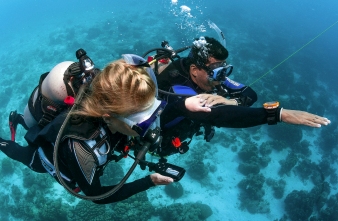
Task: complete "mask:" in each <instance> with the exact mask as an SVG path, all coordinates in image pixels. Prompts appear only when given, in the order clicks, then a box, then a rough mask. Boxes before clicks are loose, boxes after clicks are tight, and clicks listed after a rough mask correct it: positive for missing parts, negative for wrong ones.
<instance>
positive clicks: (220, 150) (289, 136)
mask: <svg viewBox="0 0 338 221" xmlns="http://www.w3.org/2000/svg"><path fill="white" fill-rule="evenodd" d="M182 6H185V7H182ZM187 8H188V9H190V11H189V10H188V9H187ZM337 9H338V1H334V0H327V1H314V0H307V1H305V0H298V1H294V0H284V1H279V0H270V1H267V0H255V1H250V0H237V1H230V0H223V1H202V0H194V1H192V0H186V1H183V0H178V1H170V0H158V1H139V0H138V1H137V0H125V1H121V2H120V3H117V1H108V0H100V1H99V0H96V1H94V0H92V1H89V0H85V1H77V0H68V1H65V0H58V1H52V0H44V1H42V0H25V1H23V0H20V1H19V0H11V1H4V0H0V20H1V23H0V61H1V65H0V73H1V81H0V82H1V83H0V85H1V86H0V101H1V104H0V125H1V126H0V137H2V138H5V139H10V132H9V128H8V114H9V112H10V111H11V110H15V109H16V110H18V112H21V113H23V110H24V107H25V106H26V104H27V101H28V98H29V96H30V94H31V92H32V90H33V89H34V88H35V86H36V85H37V84H38V81H39V77H40V75H41V74H43V73H45V72H47V71H50V70H51V69H52V68H53V67H54V66H55V65H56V64H58V63H60V62H62V61H65V60H70V61H76V57H75V51H76V50H77V49H79V48H83V49H85V50H86V51H87V53H88V55H89V56H90V57H91V58H92V59H93V61H94V62H95V64H96V67H99V68H103V67H104V65H105V64H107V63H109V62H110V61H112V60H116V59H119V58H120V57H121V54H123V53H135V54H139V55H142V54H143V53H145V52H146V51H148V50H150V49H153V48H157V47H160V45H161V42H162V41H163V40H167V41H169V43H170V45H171V46H172V47H173V48H174V49H178V48H181V47H184V46H188V45H191V44H192V41H193V40H194V38H196V37H199V36H210V37H214V38H216V39H218V35H217V33H216V32H215V31H214V30H213V29H211V28H210V27H209V25H208V21H211V22H214V23H215V24H216V25H217V26H218V27H219V28H220V29H221V30H222V31H223V33H224V35H225V38H226V44H227V49H228V50H229V53H230V56H229V58H228V59H227V61H228V62H229V63H231V64H232V65H234V71H233V74H232V75H231V76H230V78H231V79H233V80H235V81H238V82H241V83H244V84H246V85H250V86H251V87H252V88H253V89H254V90H255V91H256V92H257V94H258V101H257V102H256V103H255V104H254V107H260V106H261V105H262V104H263V103H264V102H266V101H272V100H278V101H280V103H281V106H282V107H284V108H286V109H299V110H305V111H309V112H311V113H315V114H318V115H322V116H325V117H327V118H329V119H330V120H331V121H332V123H331V125H329V126H326V127H322V128H319V129H318V128H315V129H314V128H307V127H305V126H293V125H286V124H284V123H279V124H278V125H277V126H268V125H263V126H258V127H253V128H247V129H226V128H218V129H217V132H216V135H215V137H214V138H213V139H212V141H211V142H209V143H206V142H205V141H204V140H203V136H198V137H195V138H194V141H193V142H192V144H191V145H190V150H189V151H188V152H187V153H186V154H184V155H175V156H171V157H170V158H169V159H168V160H169V162H172V163H175V164H177V165H179V166H182V167H184V168H185V169H186V170H187V173H186V175H185V177H184V178H183V179H182V180H181V181H180V182H178V183H174V184H171V185H168V186H166V187H155V188H151V189H149V190H148V191H146V192H143V193H140V194H137V195H135V196H133V197H132V198H130V199H128V200H125V201H122V202H119V203H114V204H109V205H95V204H93V203H91V202H88V201H82V200H78V199H76V198H74V197H73V196H71V195H70V194H69V193H67V192H66V191H65V190H63V188H62V187H61V186H60V185H59V184H57V183H56V182H55V181H54V179H53V178H51V177H50V176H49V175H48V174H37V173H34V172H32V171H31V170H29V169H28V168H26V167H24V166H22V165H21V164H20V163H18V162H14V161H12V160H10V159H8V158H7V157H6V156H5V155H4V154H2V153H1V154H0V177H1V182H0V199H1V206H0V220H163V221H167V220H222V221H223V220H226V221H234V220H248V221H249V220H250V221H252V220H254V221H255V220H257V221H258V220H259V221H265V220H267V221H269V220H308V219H310V217H311V220H313V221H314V220H322V221H335V220H338V190H337V187H338V186H337V185H338V172H337V168H338V162H337V158H338V151H337V147H338V128H337V122H338V119H337V118H338V117H337V107H338V102H337V97H338V96H337V95H338V87H337V83H338V77H337V74H338V43H337V41H338V24H337V23H338V10H337ZM186 53H188V52H185V53H183V54H182V56H184V55H186ZM24 134H25V130H24V129H23V128H21V127H19V128H18V130H17V141H18V142H19V143H20V144H21V145H25V140H24V139H23V136H24ZM148 158H149V159H152V157H150V156H148ZM152 160H154V161H156V160H157V159H156V157H153V159H152ZM131 163H132V160H131V159H126V160H123V161H122V162H120V163H118V164H115V163H111V164H110V167H108V168H107V170H106V171H105V173H106V175H105V176H104V177H103V178H102V179H103V182H104V183H106V184H113V183H117V182H119V180H120V179H121V178H122V176H123V174H124V173H125V172H126V171H127V169H128V168H129V165H130V164H131ZM148 173H149V172H148V171H143V170H141V169H140V168H137V169H136V170H135V172H134V174H133V176H132V177H131V178H130V180H133V179H135V178H137V177H143V176H145V175H147V174H148Z"/></svg>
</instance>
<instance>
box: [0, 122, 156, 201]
mask: <svg viewBox="0 0 338 221" xmlns="http://www.w3.org/2000/svg"><path fill="white" fill-rule="evenodd" d="M63 120H64V116H62V115H60V116H58V117H57V118H55V119H54V120H53V122H52V123H50V124H48V125H47V126H46V127H44V128H43V129H42V130H41V128H40V127H39V126H34V127H32V128H30V129H29V130H28V132H27V133H26V136H25V138H26V140H27V142H28V144H29V145H28V146H26V147H23V146H20V145H19V144H18V143H15V142H13V141H10V140H4V139H2V138H0V149H1V151H2V152H3V153H5V154H6V155H7V156H8V157H10V158H12V159H14V160H16V161H19V162H21V163H23V164H24V165H26V166H27V167H29V168H30V169H32V170H33V171H35V172H38V173H47V172H48V171H47V169H46V167H44V166H43V164H46V160H41V158H43V155H45V156H46V158H47V161H49V162H50V163H51V164H53V152H54V146H53V143H54V142H55V140H56V136H57V134H58V131H59V128H60V127H61V124H62V122H63ZM103 127H105V125H104V123H103V122H100V121H87V122H85V123H81V124H79V125H72V126H68V127H67V130H66V132H65V133H66V134H68V135H67V136H64V137H63V141H62V142H61V143H60V147H59V150H60V152H59V155H58V156H59V169H60V172H61V173H62V175H63V176H62V177H64V181H65V182H66V183H67V185H68V186H70V187H71V188H75V187H79V188H80V189H81V191H82V192H83V193H85V195H87V196H97V195H102V194H104V193H106V192H108V191H109V190H111V189H112V188H113V187H114V186H101V183H100V179H99V177H100V176H101V175H102V173H101V172H102V171H101V170H102V168H103V166H104V165H105V164H106V163H109V162H110V161H109V159H110V158H109V157H111V156H112V153H113V152H114V151H113V149H115V150H117V149H119V148H122V147H123V145H124V144H125V141H126V139H127V136H125V135H122V134H119V133H115V134H111V133H110V132H109V129H107V128H106V130H105V134H106V135H107V140H106V142H107V143H106V144H107V145H109V146H110V147H111V150H110V152H109V153H108V154H107V159H106V162H105V163H103V165H93V166H92V167H91V168H89V169H91V170H92V171H91V172H92V173H93V176H92V177H91V178H90V182H89V181H88V177H87V178H86V176H85V173H84V172H83V170H88V168H83V167H82V166H81V163H79V161H80V162H81V160H78V159H77V158H79V157H81V156H86V159H85V160H84V161H83V162H84V163H83V164H87V163H88V162H89V163H90V162H91V159H92V162H94V161H95V162H96V164H97V160H93V159H94V158H95V156H94V155H95V154H93V152H92V151H91V150H90V149H91V148H92V147H90V146H89V145H86V144H84V143H83V140H92V141H94V140H97V142H96V143H99V142H100V140H99V139H98V137H99V136H101V135H102V134H101V135H100V131H101V130H102V128H103ZM79 129H80V130H79ZM70 137H72V138H70ZM75 137H76V138H77V139H75ZM80 141H81V142H82V147H79V145H81V144H80ZM117 144H118V145H117ZM39 147H41V148H39ZM80 151H82V152H85V154H82V155H81V154H76V153H75V152H80ZM86 154H88V155H86ZM89 155H91V156H89ZM92 156H94V157H92ZM96 158H97V157H96ZM49 173H51V172H50V171H49ZM89 174H91V173H89ZM51 175H53V174H51ZM53 176H54V178H56V179H57V177H56V176H55V174H54V175H53ZM152 186H154V183H153V182H152V181H151V179H150V177H149V176H146V177H144V178H141V179H138V180H135V181H133V182H131V183H126V184H124V185H123V186H122V187H121V189H119V190H118V191H117V192H116V193H115V194H113V195H111V196H109V197H107V198H105V199H102V200H98V201H93V202H94V203H98V204H107V203H112V202H117V201H121V200H124V199H126V198H128V197H130V196H132V195H134V194H136V193H139V192H141V191H145V190H147V189H149V188H150V187H152Z"/></svg>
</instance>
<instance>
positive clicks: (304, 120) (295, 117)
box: [281, 109, 331, 127]
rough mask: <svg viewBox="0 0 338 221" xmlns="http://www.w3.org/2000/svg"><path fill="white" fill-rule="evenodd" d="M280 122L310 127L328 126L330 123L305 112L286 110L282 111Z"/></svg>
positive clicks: (325, 119)
mask: <svg viewBox="0 0 338 221" xmlns="http://www.w3.org/2000/svg"><path fill="white" fill-rule="evenodd" d="M281 116H282V121H284V122H285V123H290V124H302V125H306V126H310V127H321V125H328V124H330V123H331V121H330V120H329V119H327V118H325V117H320V116H318V115H315V114H311V113H308V112H305V111H298V110H287V109H283V110H282V113H281Z"/></svg>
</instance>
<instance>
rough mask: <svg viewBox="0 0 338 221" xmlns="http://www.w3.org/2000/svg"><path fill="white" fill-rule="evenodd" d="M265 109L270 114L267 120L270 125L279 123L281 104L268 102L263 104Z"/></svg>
mask: <svg viewBox="0 0 338 221" xmlns="http://www.w3.org/2000/svg"><path fill="white" fill-rule="evenodd" d="M263 107H264V109H265V110H266V112H267V113H268V118H267V120H268V125H274V124H277V121H279V116H277V110H278V107H279V102H278V101H271V102H266V103H264V104H263Z"/></svg>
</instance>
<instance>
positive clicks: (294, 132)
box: [268, 124, 303, 145]
mask: <svg viewBox="0 0 338 221" xmlns="http://www.w3.org/2000/svg"><path fill="white" fill-rule="evenodd" d="M268 135H269V137H271V139H273V140H274V141H278V140H282V142H285V143H286V144H287V145H293V144H294V143H297V142H300V141H301V140H302V137H303V133H302V129H301V128H300V127H297V126H295V125H290V124H279V125H278V127H271V128H269V130H268Z"/></svg>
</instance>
